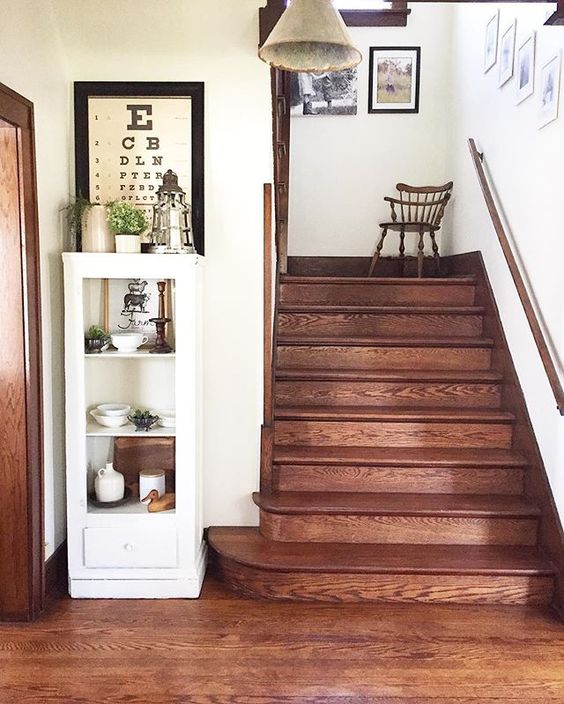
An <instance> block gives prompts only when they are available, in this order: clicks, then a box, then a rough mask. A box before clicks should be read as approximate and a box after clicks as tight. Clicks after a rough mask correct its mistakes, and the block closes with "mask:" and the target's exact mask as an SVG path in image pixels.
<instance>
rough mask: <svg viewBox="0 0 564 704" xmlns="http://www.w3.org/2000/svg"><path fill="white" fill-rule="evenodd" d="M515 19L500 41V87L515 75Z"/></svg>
mask: <svg viewBox="0 0 564 704" xmlns="http://www.w3.org/2000/svg"><path fill="white" fill-rule="evenodd" d="M515 30H516V22H515V20H514V21H513V22H512V23H511V24H510V25H509V27H507V29H506V30H505V31H504V32H503V34H502V35H501V39H500V41H499V87H500V88H501V86H503V85H505V84H506V83H507V81H508V80H509V79H510V78H512V76H513V64H514V62H515Z"/></svg>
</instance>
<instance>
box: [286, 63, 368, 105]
mask: <svg viewBox="0 0 564 704" xmlns="http://www.w3.org/2000/svg"><path fill="white" fill-rule="evenodd" d="M290 98H291V105H290V114H291V115H292V117H303V116H305V117H307V116H310V115H356V113H357V70H356V68H348V69H345V70H344V71H336V72H326V73H292V74H290Z"/></svg>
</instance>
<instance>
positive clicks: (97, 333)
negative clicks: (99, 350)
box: [85, 325, 109, 340]
mask: <svg viewBox="0 0 564 704" xmlns="http://www.w3.org/2000/svg"><path fill="white" fill-rule="evenodd" d="M85 337H86V339H87V340H104V339H106V338H108V337H109V335H108V333H107V332H106V331H105V330H104V328H101V327H100V326H99V325H91V326H90V327H89V328H88V330H87V331H86V335H85Z"/></svg>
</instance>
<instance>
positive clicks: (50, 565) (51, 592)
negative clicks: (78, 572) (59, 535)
mask: <svg viewBox="0 0 564 704" xmlns="http://www.w3.org/2000/svg"><path fill="white" fill-rule="evenodd" d="M67 579H68V560H67V541H66V540H65V541H64V542H63V543H61V545H59V547H58V548H57V549H56V550H55V552H54V553H53V554H52V555H51V557H50V558H49V559H48V560H47V561H46V562H45V597H46V599H56V598H58V597H60V596H61V595H63V594H66V593H67Z"/></svg>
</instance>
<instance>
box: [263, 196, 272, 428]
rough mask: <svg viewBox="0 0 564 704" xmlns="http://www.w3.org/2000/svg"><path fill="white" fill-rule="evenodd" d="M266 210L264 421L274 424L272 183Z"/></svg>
mask: <svg viewBox="0 0 564 704" xmlns="http://www.w3.org/2000/svg"><path fill="white" fill-rule="evenodd" d="M263 212H264V222H263V229H264V289H263V291H264V329H263V354H264V364H263V366H264V413H263V417H264V420H263V423H264V425H266V426H269V425H271V424H272V419H273V413H272V409H273V389H272V386H273V374H272V370H273V358H272V350H273V339H272V332H273V322H274V317H273V309H272V305H273V300H274V298H273V286H274V271H273V255H274V251H273V247H272V185H271V184H270V183H265V184H264V190H263Z"/></svg>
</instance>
